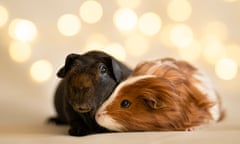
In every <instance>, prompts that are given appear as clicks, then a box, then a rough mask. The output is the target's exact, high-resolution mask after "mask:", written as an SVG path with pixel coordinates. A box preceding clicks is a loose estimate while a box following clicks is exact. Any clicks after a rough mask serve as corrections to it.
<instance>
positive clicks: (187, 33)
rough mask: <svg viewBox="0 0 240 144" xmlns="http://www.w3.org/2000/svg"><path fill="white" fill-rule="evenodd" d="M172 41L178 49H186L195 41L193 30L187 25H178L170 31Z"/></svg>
mask: <svg viewBox="0 0 240 144" xmlns="http://www.w3.org/2000/svg"><path fill="white" fill-rule="evenodd" d="M170 39H171V41H172V43H173V44H174V45H175V46H177V47H180V48H182V47H186V46H188V45H190V44H191V43H192V41H193V32H192V29H191V28H190V27H189V26H187V25H185V24H177V25H175V26H174V27H173V28H172V30H171V31H170Z"/></svg>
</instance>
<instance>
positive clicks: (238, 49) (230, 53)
mask: <svg viewBox="0 0 240 144" xmlns="http://www.w3.org/2000/svg"><path fill="white" fill-rule="evenodd" d="M226 51H227V57H229V58H232V59H233V60H234V61H236V62H237V63H238V65H239V66H240V56H239V54H240V45H239V44H237V43H231V44H228V45H227V46H226Z"/></svg>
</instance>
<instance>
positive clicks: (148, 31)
mask: <svg viewBox="0 0 240 144" xmlns="http://www.w3.org/2000/svg"><path fill="white" fill-rule="evenodd" d="M161 26H162V20H161V18H160V16H159V15H157V14H156V13H153V12H148V13H145V14H143V15H142V16H141V17H140V18H139V29H140V31H141V32H142V33H143V34H145V35H150V36H152V35H155V34H156V33H158V32H159V30H160V28H161Z"/></svg>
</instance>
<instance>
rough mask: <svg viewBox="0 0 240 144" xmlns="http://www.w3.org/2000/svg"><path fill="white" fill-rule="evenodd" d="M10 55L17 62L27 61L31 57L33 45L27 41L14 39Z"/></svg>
mask: <svg viewBox="0 0 240 144" xmlns="http://www.w3.org/2000/svg"><path fill="white" fill-rule="evenodd" d="M9 55H10V57H11V59H12V60H14V61H15V62H18V63H22V62H25V61H27V60H28V59H29V58H30V57H31V47H30V45H29V44H28V43H26V42H21V41H12V42H11V43H10V46H9Z"/></svg>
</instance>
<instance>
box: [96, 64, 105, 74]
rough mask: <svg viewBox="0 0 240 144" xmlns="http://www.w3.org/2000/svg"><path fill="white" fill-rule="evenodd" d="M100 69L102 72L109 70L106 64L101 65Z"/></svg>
mask: <svg viewBox="0 0 240 144" xmlns="http://www.w3.org/2000/svg"><path fill="white" fill-rule="evenodd" d="M98 68H99V71H100V72H101V73H106V72H107V67H106V66H105V65H104V64H101V65H99V67H98Z"/></svg>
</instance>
